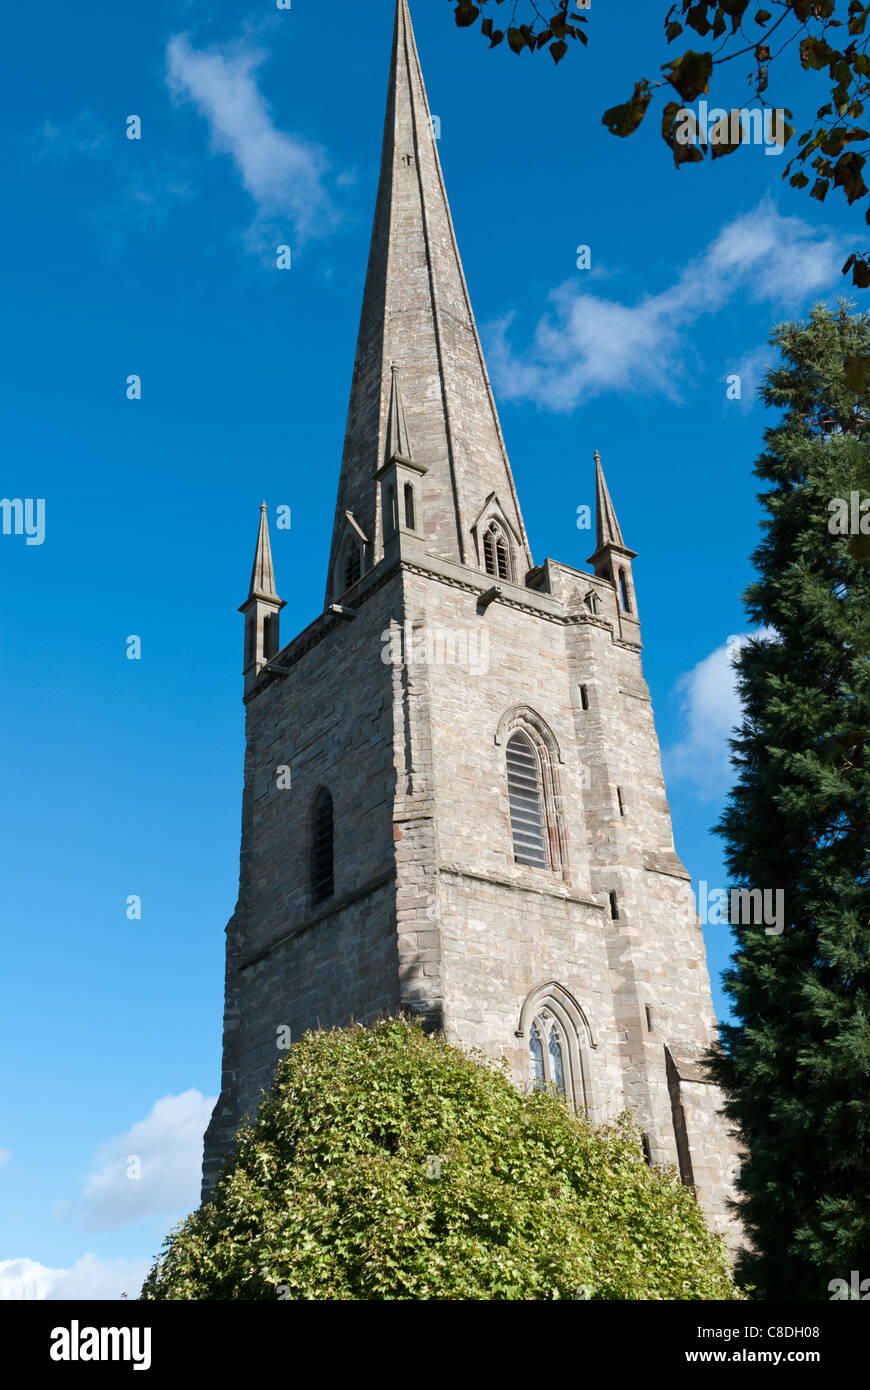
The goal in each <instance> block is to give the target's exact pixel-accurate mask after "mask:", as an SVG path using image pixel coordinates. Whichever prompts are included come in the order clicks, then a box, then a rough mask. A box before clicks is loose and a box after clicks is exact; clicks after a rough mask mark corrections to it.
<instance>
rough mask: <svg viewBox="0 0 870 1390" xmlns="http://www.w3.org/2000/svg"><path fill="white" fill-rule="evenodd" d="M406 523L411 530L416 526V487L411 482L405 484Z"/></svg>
mask: <svg viewBox="0 0 870 1390" xmlns="http://www.w3.org/2000/svg"><path fill="white" fill-rule="evenodd" d="M405 525H406V526H407V528H408V530H409V531H413V530H414V529H415V527H414V489H413V488H412V486H411V484H410V483H406V484H405Z"/></svg>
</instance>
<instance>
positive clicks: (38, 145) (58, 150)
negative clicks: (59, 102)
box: [31, 111, 109, 159]
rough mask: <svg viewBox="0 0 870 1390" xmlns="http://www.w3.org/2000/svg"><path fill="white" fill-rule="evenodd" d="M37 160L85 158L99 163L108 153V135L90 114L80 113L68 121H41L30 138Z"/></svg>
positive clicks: (97, 120) (88, 112)
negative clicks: (72, 156) (77, 156)
mask: <svg viewBox="0 0 870 1390" xmlns="http://www.w3.org/2000/svg"><path fill="white" fill-rule="evenodd" d="M31 143H32V144H33V146H34V148H35V150H36V154H37V157H38V158H42V159H47V158H49V157H56V158H60V159H67V158H69V156H70V155H86V156H89V157H90V158H93V159H102V158H103V156H104V155H106V154H107V153H108V150H109V139H108V135H107V133H106V131H105V129H104V127H103V126H102V124H101V122H100V120H99V118H98V117H97V116H96V115H95V114H94V112H93V111H80V112H79V114H78V115H77V116H73V117H72V118H71V119H70V120H68V121H61V122H60V123H57V124H56V123H55V122H54V121H43V123H42V125H41V126H40V127H39V130H37V131H36V133H35V135H34V136H33V137H32V140H31Z"/></svg>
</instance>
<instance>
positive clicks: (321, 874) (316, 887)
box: [311, 787, 335, 907]
mask: <svg viewBox="0 0 870 1390" xmlns="http://www.w3.org/2000/svg"><path fill="white" fill-rule="evenodd" d="M334 839H335V836H334V824H333V807H332V794H331V793H330V792H329V791H328V790H327V789H326V787H321V789H320V791H319V792H318V793H317V795H316V797H315V798H314V805H313V807H312V809H311V903H312V906H313V907H319V905H320V904H321V903H325V902H326V901H327V899H328V898H331V897H332V895H333V893H334V891H335V863H334V861H335V843H334Z"/></svg>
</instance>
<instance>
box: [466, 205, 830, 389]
mask: <svg viewBox="0 0 870 1390" xmlns="http://www.w3.org/2000/svg"><path fill="white" fill-rule="evenodd" d="M844 249H845V242H844V240H843V239H842V238H840V237H838V236H836V235H834V234H833V233H830V232H826V231H820V230H818V229H817V228H814V227H811V226H810V225H809V224H808V223H806V222H804V221H802V220H801V219H800V218H798V217H783V216H781V215H780V214H779V213H778V212H777V210H776V208H775V207H774V205H773V203H772V202H771V201H770V199H769V198H765V199H764V200H763V201H762V202H761V203H760V204H759V206H758V207H757V208H756V209H755V210H754V211H753V212H750V213H747V214H745V215H744V216H742V217H738V218H736V219H735V220H734V221H733V222H731V223H729V224H728V225H727V226H726V227H724V228H723V229H722V231H720V232H719V234H718V236H717V237H716V238H715V239H714V240H713V241H712V242H711V243H710V245H709V246H708V247H707V248H706V250H705V251H703V252H702V253H701V254H700V255H698V256H695V257H693V258H692V260H690V261H689V262H688V263H687V264H686V265H685V266H684V267H683V269H682V270H681V271H680V272H679V274H678V275H677V278H676V279H675V281H674V283H673V284H672V285H671V286H670V287H669V288H667V289H665V290H662V291H661V292H659V293H658V294H652V295H645V296H643V297H642V298H641V299H639V300H638V301H637V302H636V303H633V304H627V303H621V302H619V301H618V300H615V299H604V298H601V297H599V296H598V295H595V294H590V293H587V292H586V291H585V290H584V289H581V288H579V287H578V285H577V282H576V280H575V281H571V282H569V283H566V284H563V285H561V286H560V287H559V288H557V289H555V290H553V291H552V293H551V295H550V305H551V308H550V311H549V312H548V313H547V314H546V315H545V316H544V317H543V318H541V320H540V321H539V323H538V324H537V327H536V329H535V331H534V335H533V337H532V340H531V343H530V344H529V346H528V347H526V348H525V349H516V348H515V347H514V346H512V344H511V342H510V341H509V333H510V331H511V330H512V328H513V325H514V321H515V315H508V316H506V317H504V318H502V319H500V320H498V321H497V322H495V323H493V324H491V325H490V328H489V331H488V333H487V338H488V347H489V360H490V364H491V367H492V369H493V375H494V377H495V381H496V385H497V386H498V389H499V391H500V393H501V394H502V396H504V397H506V398H507V399H509V400H533V401H535V402H536V403H537V404H538V405H540V406H543V407H544V408H546V409H549V410H555V411H569V410H573V409H574V408H575V406H576V405H577V404H578V403H579V402H580V401H581V400H590V399H592V398H593V397H595V396H599V395H602V394H603V393H605V392H607V391H617V390H618V391H621V392H623V393H624V392H633V393H647V394H648V393H652V392H659V393H661V394H662V395H664V396H666V397H668V398H669V399H671V400H679V399H680V398H681V396H682V394H683V391H684V390H685V388H686V386H687V384H688V382H689V381H690V379H691V378H692V373H693V369H694V367H695V366H696V365H697V361H698V353H697V350H696V349H695V347H694V345H693V340H692V339H693V335H692V332H691V330H692V329H693V327H694V325H695V324H697V322H698V320H699V319H701V318H702V317H703V316H704V315H708V314H714V313H716V312H718V311H719V310H721V309H723V308H724V307H725V306H726V305H727V304H729V303H730V302H731V301H733V300H735V299H736V298H737V297H738V296H740V297H741V298H742V299H743V300H750V301H752V302H755V303H768V304H772V305H775V306H777V308H781V309H783V310H787V311H788V310H796V309H798V308H799V307H800V306H801V305H803V304H804V303H805V302H806V300H807V298H808V297H810V296H814V295H818V294H820V293H822V292H824V291H828V290H830V289H831V288H832V287H833V286H835V285H837V284H838V283H840V281H841V276H840V267H841V265H842V259H843V254H844Z"/></svg>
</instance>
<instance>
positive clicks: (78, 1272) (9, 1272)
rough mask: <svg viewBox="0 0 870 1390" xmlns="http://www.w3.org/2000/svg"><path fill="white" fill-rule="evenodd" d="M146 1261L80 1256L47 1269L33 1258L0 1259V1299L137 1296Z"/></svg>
mask: <svg viewBox="0 0 870 1390" xmlns="http://www.w3.org/2000/svg"><path fill="white" fill-rule="evenodd" d="M150 1267H151V1261H149V1260H111V1261H108V1262H106V1261H103V1260H99V1259H97V1257H96V1255H90V1254H88V1255H83V1256H82V1257H81V1259H80V1260H77V1261H76V1263H75V1264H74V1265H73V1266H72V1268H71V1269H50V1268H49V1267H48V1266H47V1265H42V1264H39V1263H38V1262H37V1261H36V1260H27V1259H24V1260H0V1302H4V1301H8V1300H11V1299H16V1300H18V1299H34V1300H45V1299H51V1300H55V1299H80V1298H81V1299H120V1297H121V1295H122V1293H125V1294H126V1295H127V1297H128V1298H136V1297H137V1296H138V1294H139V1290H140V1289H141V1287H142V1283H143V1280H144V1279H145V1276H146V1274H147V1273H148V1270H149V1269H150Z"/></svg>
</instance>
